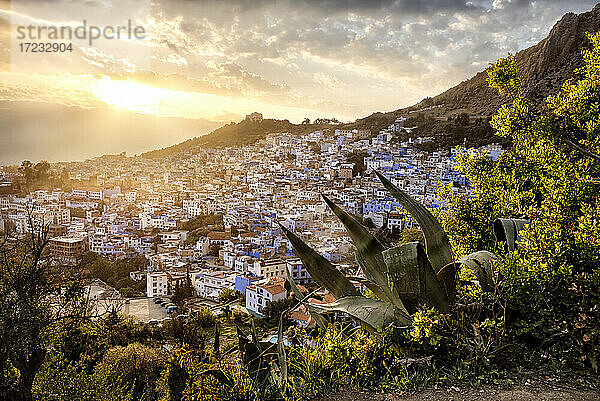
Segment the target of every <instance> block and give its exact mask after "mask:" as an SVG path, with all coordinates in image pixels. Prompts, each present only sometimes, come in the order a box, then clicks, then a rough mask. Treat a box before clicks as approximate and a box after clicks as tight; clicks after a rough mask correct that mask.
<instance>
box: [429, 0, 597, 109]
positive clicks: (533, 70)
mask: <svg viewBox="0 0 600 401" xmlns="http://www.w3.org/2000/svg"><path fill="white" fill-rule="evenodd" d="M597 31H600V4H598V5H596V7H594V9H593V10H591V11H589V12H586V13H583V14H574V13H568V14H565V15H564V16H563V17H562V18H561V19H560V20H559V21H558V22H557V23H556V24H555V25H554V27H553V28H552V30H551V31H550V33H549V35H548V36H547V37H546V38H545V39H543V40H542V41H541V42H540V43H538V44H537V45H535V46H532V47H530V48H528V49H525V50H522V51H520V52H518V53H517V54H516V56H515V57H516V60H517V66H518V70H519V73H520V74H521V78H522V82H523V87H524V90H525V93H526V95H527V96H528V97H529V98H530V99H532V100H534V101H536V102H537V103H541V102H542V101H543V100H544V99H545V98H546V97H547V96H549V95H551V94H554V93H556V92H557V91H558V90H559V89H560V86H561V85H562V83H563V82H564V81H565V80H566V79H569V78H575V73H574V72H573V71H574V70H575V69H577V68H579V67H581V66H583V58H582V56H581V53H582V51H583V50H584V49H586V48H589V46H590V43H589V40H588V39H587V36H586V34H587V33H594V32H597ZM504 101H505V99H503V98H501V97H500V96H499V95H498V93H497V92H496V90H494V89H491V88H489V87H488V84H487V74H486V73H485V71H482V72H479V73H478V74H477V75H475V76H474V77H473V78H471V79H469V80H467V81H464V82H462V83H460V84H458V85H457V86H455V87H453V88H450V89H448V90H447V91H446V92H444V93H442V94H440V95H438V96H436V97H434V98H433V104H444V105H445V106H446V109H447V111H449V112H451V111H452V110H453V109H463V110H464V109H466V110H468V111H469V112H471V113H473V114H480V115H487V116H489V115H492V114H493V113H494V112H495V111H496V110H497V109H498V107H499V106H500V105H501V104H502V103H503V102H504Z"/></svg>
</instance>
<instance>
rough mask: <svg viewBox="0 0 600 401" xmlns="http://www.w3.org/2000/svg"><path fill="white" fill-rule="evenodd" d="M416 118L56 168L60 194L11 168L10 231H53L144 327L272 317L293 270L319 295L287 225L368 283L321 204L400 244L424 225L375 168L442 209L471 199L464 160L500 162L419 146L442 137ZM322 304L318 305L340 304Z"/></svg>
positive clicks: (7, 180)
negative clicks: (184, 317) (34, 186)
mask: <svg viewBox="0 0 600 401" xmlns="http://www.w3.org/2000/svg"><path fill="white" fill-rule="evenodd" d="M246 118H247V119H250V120H252V121H259V120H260V119H262V115H261V114H260V113H253V114H250V115H248V116H247V117H246ZM405 121H406V118H403V117H399V118H397V119H396V121H395V122H394V123H393V124H392V125H390V126H389V127H388V128H387V129H385V130H382V131H380V132H378V133H371V132H370V131H368V130H356V129H354V130H344V129H336V127H335V125H332V127H331V129H326V130H321V131H314V132H311V133H310V134H307V135H303V136H298V135H291V134H288V133H273V134H270V135H268V136H267V137H266V138H265V139H264V140H260V141H258V142H256V143H255V144H253V145H249V146H242V147H228V148H221V149H199V150H198V151H197V152H194V153H190V154H184V155H180V156H177V157H170V158H163V159H150V158H144V157H139V156H138V157H126V156H125V155H123V154H122V155H114V156H103V157H99V158H96V159H91V160H87V161H85V162H71V163H55V164H53V165H52V166H51V167H50V168H51V169H54V170H56V171H63V175H65V177H64V178H65V179H64V181H63V183H64V185H63V186H64V187H63V188H56V189H53V190H32V191H23V190H21V191H20V193H18V192H19V191H17V190H16V188H23V187H25V188H27V185H26V184H27V183H26V179H27V177H26V175H27V174H26V173H27V172H26V171H25V172H24V171H23V169H21V170H19V171H12V172H11V171H9V170H7V169H5V170H4V173H3V175H2V176H1V177H0V181H2V183H3V185H2V186H1V188H2V191H3V194H2V195H1V196H0V209H1V217H2V218H1V219H0V231H6V232H8V231H14V232H15V233H17V234H24V233H27V232H30V231H31V230H32V227H34V228H35V227H37V226H39V225H41V224H50V225H49V237H50V240H49V250H50V255H51V257H52V258H53V259H54V260H55V261H56V262H57V263H63V264H72V265H81V266H83V268H84V269H85V272H86V274H88V275H89V276H91V277H92V278H93V279H94V284H93V285H92V286H90V296H91V297H93V298H94V299H98V300H99V299H102V300H104V301H107V302H106V303H107V304H108V303H110V302H113V303H119V305H120V308H121V311H122V312H124V313H126V314H129V315H132V316H134V317H136V318H137V319H139V320H141V321H144V322H150V323H154V324H160V323H161V321H163V320H164V319H170V315H172V314H173V313H176V314H177V313H179V312H178V311H177V310H178V308H179V309H183V308H182V306H183V305H185V309H186V310H189V311H193V310H195V309H198V308H201V307H206V306H208V307H210V308H211V309H213V311H215V312H217V313H218V312H219V311H220V310H221V309H222V308H223V307H224V305H227V308H233V309H235V310H238V311H239V312H241V313H248V314H251V315H255V316H258V317H262V316H263V315H264V313H265V310H266V309H267V308H268V306H269V305H270V304H272V303H273V302H276V301H280V300H283V299H285V298H286V297H287V295H288V293H289V287H286V285H285V279H286V277H287V271H289V272H290V274H291V276H292V278H293V280H294V281H295V282H296V283H297V284H298V285H299V286H301V288H313V287H314V283H313V282H312V280H311V277H310V274H308V272H307V271H306V269H305V268H304V266H303V265H302V263H301V261H300V259H299V258H297V257H296V255H294V251H293V249H292V246H291V244H290V243H289V241H288V240H287V239H286V237H285V235H284V234H283V233H282V230H281V227H280V225H282V226H284V227H286V228H287V229H289V230H291V231H292V232H294V233H296V235H298V236H299V237H300V238H302V239H303V240H304V241H306V242H307V243H309V244H310V245H311V246H312V247H313V248H314V249H316V250H317V251H318V252H319V253H320V254H321V255H323V256H324V257H325V258H326V259H327V260H329V261H330V262H332V263H334V264H335V265H337V266H338V267H339V268H340V269H341V270H342V271H343V272H345V273H346V274H347V275H349V276H360V275H361V274H362V273H361V271H360V269H359V267H358V264H357V263H356V262H355V259H354V256H353V250H352V245H351V242H350V239H349V237H348V235H347V233H346V231H345V229H344V227H343V225H342V224H341V223H340V222H339V221H338V220H337V219H336V218H335V216H334V215H333V213H332V212H331V211H330V210H328V209H327V208H326V205H325V203H324V201H323V200H322V198H321V196H320V194H325V195H327V196H328V197H330V198H331V199H333V200H334V201H336V202H337V203H338V204H339V205H341V206H343V207H344V208H345V209H346V210H347V211H348V212H350V213H352V214H353V215H355V216H357V217H358V218H359V219H360V220H361V221H362V222H363V224H365V225H366V226H367V227H369V228H371V229H373V230H374V231H377V232H378V233H379V234H380V235H384V236H386V237H387V238H388V239H390V240H391V241H393V240H394V238H395V237H394V236H397V235H398V233H399V232H400V231H402V230H404V229H407V228H413V227H414V228H416V227H417V223H416V222H415V221H414V220H413V219H412V218H411V217H410V215H408V214H407V213H406V212H405V211H404V210H403V208H402V206H401V205H400V204H399V203H398V202H397V201H396V200H394V199H393V198H391V196H390V195H389V193H387V192H386V191H385V190H384V188H383V186H382V185H381V184H380V182H379V181H378V180H377V179H376V178H375V174H374V173H373V172H374V170H377V171H379V172H382V173H383V174H385V175H386V176H387V177H388V178H389V179H390V180H391V182H392V183H394V184H395V185H396V186H398V187H399V188H402V189H404V190H405V191H407V192H408V193H409V194H410V195H411V196H412V197H414V198H415V199H417V200H418V201H419V202H421V203H422V204H424V205H426V206H427V207H429V208H430V209H439V210H444V208H445V205H444V203H443V202H442V201H441V200H440V199H439V197H438V196H437V195H436V192H437V190H438V189H439V188H440V187H441V186H445V187H448V188H450V189H451V190H452V191H454V192H456V193H461V194H465V195H467V196H469V194H470V187H469V182H467V180H466V179H465V176H464V175H463V174H461V173H460V172H459V171H458V168H457V167H458V161H457V158H458V156H459V155H460V154H461V153H463V152H484V153H486V154H488V155H489V156H490V157H492V158H494V159H495V158H497V157H498V156H499V155H500V153H501V152H502V149H501V147H500V146H499V145H488V146H486V147H483V148H479V149H466V148H464V147H457V148H454V149H452V150H449V151H432V152H425V151H422V150H419V147H418V145H420V144H423V143H426V142H429V141H431V140H432V138H428V137H421V136H418V137H415V136H414V133H413V131H414V129H415V128H416V127H405V126H404V125H405ZM411 134H412V135H411ZM406 138H408V139H406ZM403 139H405V140H403ZM65 171H66V173H64V172H65ZM102 260H108V261H110V263H113V264H115V263H116V266H117V267H116V268H114V269H113V270H110V268H109V267H107V266H109V265H107V264H106V263H108V262H102ZM109 270H110V271H109ZM184 289H185V290H186V291H184ZM224 294H228V295H227V296H224ZM230 294H234V295H237V298H236V296H231V297H230V296H229V295H230ZM320 295H321V297H315V298H313V299H312V300H311V301H312V302H325V301H331V300H332V299H333V297H332V295H331V294H326V293H320ZM174 298H177V301H175V299H174ZM108 301H110V302H108ZM177 303H178V304H179V305H177ZM100 309H101V310H104V311H106V310H107V309H106V307H105V308H104V309H102V308H100ZM291 317H292V319H293V320H294V321H295V322H296V323H297V324H299V325H302V326H304V327H306V326H311V325H314V324H315V323H314V322H313V321H312V319H311V317H310V314H308V313H307V311H306V310H305V309H304V306H299V307H298V308H297V309H296V310H294V311H292V313H291Z"/></svg>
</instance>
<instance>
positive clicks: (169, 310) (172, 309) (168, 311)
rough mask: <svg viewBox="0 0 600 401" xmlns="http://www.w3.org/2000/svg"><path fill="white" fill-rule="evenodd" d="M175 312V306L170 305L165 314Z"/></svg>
mask: <svg viewBox="0 0 600 401" xmlns="http://www.w3.org/2000/svg"><path fill="white" fill-rule="evenodd" d="M176 310H177V305H171V306H168V307H167V313H173V312H175V311H176Z"/></svg>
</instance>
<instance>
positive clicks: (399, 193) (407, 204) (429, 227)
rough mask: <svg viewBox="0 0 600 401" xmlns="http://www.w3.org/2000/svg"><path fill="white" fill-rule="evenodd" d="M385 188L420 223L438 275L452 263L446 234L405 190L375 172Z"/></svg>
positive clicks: (434, 219)
mask: <svg viewBox="0 0 600 401" xmlns="http://www.w3.org/2000/svg"><path fill="white" fill-rule="evenodd" d="M375 174H377V177H379V180H380V181H381V183H382V184H383V186H384V187H385V188H386V189H387V190H388V191H389V192H390V193H391V194H392V196H393V197H394V198H396V199H397V200H398V202H400V204H401V205H402V206H403V207H404V208H405V209H406V210H407V211H408V213H410V215H411V216H412V217H413V218H414V219H415V220H416V221H417V223H419V226H420V227H421V230H422V231H423V236H424V237H425V248H426V250H427V256H428V257H429V260H430V262H431V266H432V267H433V270H434V271H435V272H436V273H437V272H438V271H439V270H440V269H441V268H442V267H444V266H446V265H447V264H448V263H450V262H452V260H453V258H452V248H451V247H450V241H449V240H448V236H447V235H446V232H445V231H444V229H443V228H442V225H441V224H440V222H439V221H437V219H436V218H435V217H434V216H433V215H432V214H431V212H430V211H429V210H428V209H427V208H426V207H424V206H423V205H421V204H420V203H419V202H417V201H416V200H415V199H414V198H412V197H411V196H410V195H409V194H407V193H406V192H404V191H403V190H401V189H399V188H397V187H396V186H395V185H394V184H392V183H391V182H390V180H388V179H387V178H385V176H384V175H383V174H381V173H380V172H378V171H375Z"/></svg>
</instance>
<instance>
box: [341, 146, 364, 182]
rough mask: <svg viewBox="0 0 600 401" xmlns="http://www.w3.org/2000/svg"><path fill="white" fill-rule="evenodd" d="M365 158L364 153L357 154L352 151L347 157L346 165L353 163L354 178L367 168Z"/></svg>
mask: <svg viewBox="0 0 600 401" xmlns="http://www.w3.org/2000/svg"><path fill="white" fill-rule="evenodd" d="M365 156H367V153H366V152H357V151H354V152H352V153H350V154H349V155H348V157H347V158H346V161H347V162H348V163H354V168H353V169H352V176H353V177H356V176H357V175H359V174H363V173H364V172H365V170H366V169H367V167H366V166H365Z"/></svg>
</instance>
